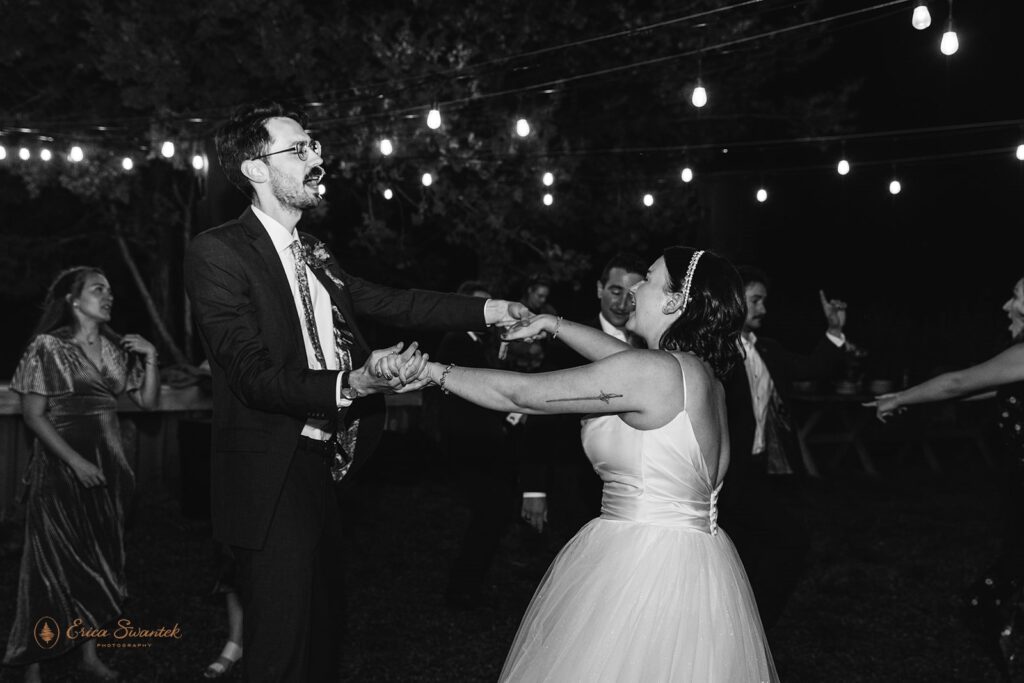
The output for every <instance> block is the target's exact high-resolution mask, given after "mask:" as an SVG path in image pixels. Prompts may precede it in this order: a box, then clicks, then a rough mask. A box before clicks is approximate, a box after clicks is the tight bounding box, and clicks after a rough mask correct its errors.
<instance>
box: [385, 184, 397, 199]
mask: <svg viewBox="0 0 1024 683" xmlns="http://www.w3.org/2000/svg"><path fill="white" fill-rule="evenodd" d="M394 196H395V193H394V192H392V191H391V188H390V187H386V188H384V199H387V200H388V201H391V198H392V197H394Z"/></svg>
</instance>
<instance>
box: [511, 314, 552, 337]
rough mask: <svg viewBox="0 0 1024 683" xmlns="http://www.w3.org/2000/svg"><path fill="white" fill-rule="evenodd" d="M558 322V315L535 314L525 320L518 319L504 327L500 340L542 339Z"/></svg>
mask: <svg viewBox="0 0 1024 683" xmlns="http://www.w3.org/2000/svg"><path fill="white" fill-rule="evenodd" d="M557 324H558V317H557V316H553V315H549V314H547V313H545V314H543V315H535V316H533V317H532V318H529V319H527V320H520V321H519V322H517V323H515V324H514V325H511V326H509V327H508V329H506V330H505V331H504V332H503V333H502V335H501V339H502V341H526V342H532V341H534V340H535V339H544V338H545V337H547V336H548V335H549V334H551V333H553V332H554V331H555V327H556V325H557Z"/></svg>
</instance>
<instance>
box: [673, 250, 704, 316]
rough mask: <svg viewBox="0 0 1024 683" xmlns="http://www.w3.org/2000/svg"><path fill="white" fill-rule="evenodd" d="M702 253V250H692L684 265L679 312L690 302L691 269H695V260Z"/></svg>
mask: <svg viewBox="0 0 1024 683" xmlns="http://www.w3.org/2000/svg"><path fill="white" fill-rule="evenodd" d="M703 255H704V252H703V251H695V252H693V256H691V257H690V263H689V265H688V266H686V277H684V278H683V305H682V306H681V307H680V308H679V312H680V313H683V312H684V311H686V306H687V305H688V304H689V303H690V285H692V284H693V271H695V270H697V261H699V260H700V257H701V256H703Z"/></svg>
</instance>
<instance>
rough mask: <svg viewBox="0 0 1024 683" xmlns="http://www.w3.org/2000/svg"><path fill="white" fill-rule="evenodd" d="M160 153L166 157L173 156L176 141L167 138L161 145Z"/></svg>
mask: <svg viewBox="0 0 1024 683" xmlns="http://www.w3.org/2000/svg"><path fill="white" fill-rule="evenodd" d="M160 154H161V155H162V156H163V157H164V158H165V159H170V158H171V157H173V156H174V143H173V142H171V141H170V140H167V141H166V142H164V144H162V145H160Z"/></svg>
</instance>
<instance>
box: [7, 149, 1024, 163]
mask: <svg viewBox="0 0 1024 683" xmlns="http://www.w3.org/2000/svg"><path fill="white" fill-rule="evenodd" d="M4 156H6V154H5V155H4ZM0 159H3V156H0ZM1017 159H1019V160H1020V161H1024V145H1017Z"/></svg>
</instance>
